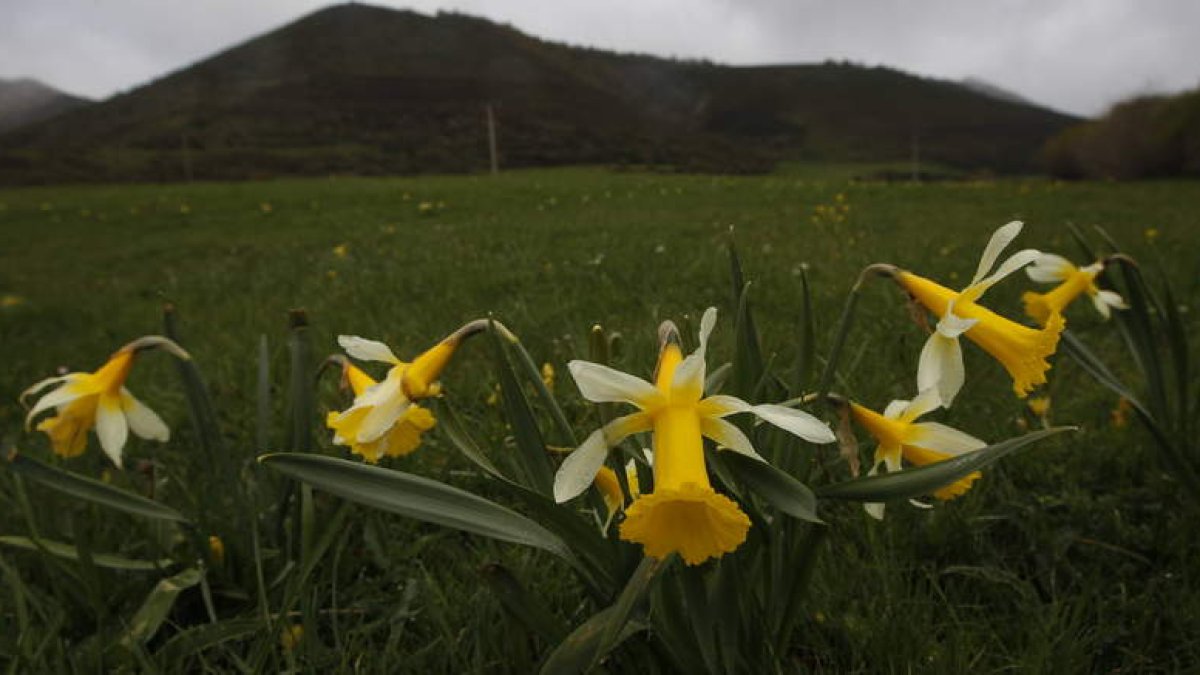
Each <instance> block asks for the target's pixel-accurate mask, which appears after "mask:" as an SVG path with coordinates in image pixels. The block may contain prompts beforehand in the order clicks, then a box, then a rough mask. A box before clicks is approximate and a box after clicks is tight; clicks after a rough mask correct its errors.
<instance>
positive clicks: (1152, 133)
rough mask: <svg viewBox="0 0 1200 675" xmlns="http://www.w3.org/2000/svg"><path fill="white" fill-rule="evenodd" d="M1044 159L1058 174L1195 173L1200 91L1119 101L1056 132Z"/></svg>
mask: <svg viewBox="0 0 1200 675" xmlns="http://www.w3.org/2000/svg"><path fill="white" fill-rule="evenodd" d="M1044 158H1045V162H1046V168H1047V169H1048V170H1049V171H1050V173H1052V174H1054V175H1055V176H1058V177H1060V178H1115V179H1133V178H1160V177H1166V176H1198V175H1200V89H1193V90H1192V91H1188V92H1184V93H1181V94H1177V95H1175V96H1144V97H1140V98H1135V99H1132V100H1129V101H1125V102H1123V103H1120V104H1118V105H1116V106H1114V107H1113V108H1112V110H1110V111H1109V112H1108V113H1107V114H1106V115H1104V116H1103V117H1102V118H1100V119H1098V120H1094V121H1090V122H1085V123H1083V124H1079V125H1077V126H1074V127H1071V128H1070V129H1067V130H1066V131H1063V132H1062V133H1060V134H1059V135H1058V136H1055V137H1054V138H1053V139H1051V140H1050V141H1049V142H1048V143H1047V144H1046V149H1045V153H1044Z"/></svg>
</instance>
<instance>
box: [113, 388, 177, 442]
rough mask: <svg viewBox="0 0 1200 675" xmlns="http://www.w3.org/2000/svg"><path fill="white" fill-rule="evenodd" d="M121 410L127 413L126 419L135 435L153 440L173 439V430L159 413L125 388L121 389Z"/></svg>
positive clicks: (164, 440)
mask: <svg viewBox="0 0 1200 675" xmlns="http://www.w3.org/2000/svg"><path fill="white" fill-rule="evenodd" d="M121 410H122V411H123V412H124V413H125V421H126V422H128V423H129V430H130V431H132V432H133V434H134V435H135V436H137V437H139V438H145V439H148V440H151V441H161V442H166V441H169V440H171V430H170V429H169V428H167V425H166V423H165V422H163V421H162V418H161V417H159V416H158V413H156V412H154V411H153V410H151V409H150V408H149V407H147V406H146V404H144V403H142V402H141V401H139V400H137V399H136V398H135V397H134V396H133V394H131V393H129V391H128V390H127V389H124V388H122V389H121Z"/></svg>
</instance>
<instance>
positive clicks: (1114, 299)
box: [1096, 290, 1129, 309]
mask: <svg viewBox="0 0 1200 675" xmlns="http://www.w3.org/2000/svg"><path fill="white" fill-rule="evenodd" d="M1096 297H1098V298H1100V299H1101V300H1103V301H1104V304H1106V305H1108V306H1109V307H1113V308H1115V309H1129V305H1128V304H1127V303H1126V302H1125V298H1122V297H1121V295H1120V294H1119V293H1116V292H1114V291H1109V290H1101V291H1099V292H1097V293H1096Z"/></svg>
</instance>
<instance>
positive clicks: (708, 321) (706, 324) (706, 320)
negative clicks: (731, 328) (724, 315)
mask: <svg viewBox="0 0 1200 675" xmlns="http://www.w3.org/2000/svg"><path fill="white" fill-rule="evenodd" d="M716 325H717V308H716V307H709V308H708V309H706V310H704V316H702V317H700V346H699V347H698V348H697V349H696V351H697V352H698V353H699V354H700V357H701V358H704V354H705V352H706V351H707V350H708V336H709V335H712V332H713V328H714V327H715V326H716Z"/></svg>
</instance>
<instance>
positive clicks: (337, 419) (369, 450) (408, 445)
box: [325, 357, 437, 464]
mask: <svg viewBox="0 0 1200 675" xmlns="http://www.w3.org/2000/svg"><path fill="white" fill-rule="evenodd" d="M339 360H340V363H341V365H342V378H343V380H344V381H345V383H346V385H347V386H349V387H350V389H351V391H353V392H354V396H355V398H356V399H357V398H358V397H360V396H362V395H363V394H364V393H366V391H367V390H368V389H370V388H371V387H373V386H375V385H376V384H378V382H376V381H375V380H374V379H373V378H372V377H371V376H370V375H368V374H367V373H365V372H364V371H363V370H362V369H360V368H358V367H357V366H355V365H354V364H352V363H350V361H349V360H347V359H345V358H344V357H343V358H341V359H339ZM370 411H371V409H370V408H367V407H364V408H358V409H357V410H351V411H347V412H348V414H343V413H338V412H330V413H329V414H328V415H326V417H325V424H326V426H328V427H329V428H330V429H332V430H333V442H334V443H335V444H336V445H348V446H350V451H351V452H353V453H354V454H356V455H359V456H361V457H362V458H363V459H365V460H367V461H368V462H370V463H371V464H375V463H376V462H378V461H379V460H380V459H382V458H383V457H403V456H404V455H407V454H409V453H411V452H412V451H414V450H416V449H417V448H418V447H419V446H420V445H421V435H422V434H423V433H425V432H426V431H429V430H430V429H432V428H433V427H434V425H435V424H436V423H437V421H436V420H435V419H434V417H433V413H432V412H430V411H429V409H428V408H423V407H421V406H419V405H417V404H416V403H412V404H410V405H409V406H408V407H407V408H406V409H405V411H404V413H403V414H402V415H401V416H400V417H399V418H397V420H396V421H395V423H394V424H392V427H391V429H390V430H388V432H387V433H385V434H383V435H382V436H380V437H378V438H376V439H375V440H373V441H368V442H364V443H358V442H355V441H353V440H352V439H351V438H350V437H347V436H346V435H344V433H343V432H345V433H350V432H351V431H352V430H354V429H357V428H360V427H361V426H362V421H363V419H364V418H365V417H366V416H367V415H368V414H369V413H370Z"/></svg>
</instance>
